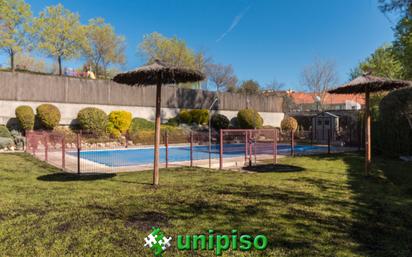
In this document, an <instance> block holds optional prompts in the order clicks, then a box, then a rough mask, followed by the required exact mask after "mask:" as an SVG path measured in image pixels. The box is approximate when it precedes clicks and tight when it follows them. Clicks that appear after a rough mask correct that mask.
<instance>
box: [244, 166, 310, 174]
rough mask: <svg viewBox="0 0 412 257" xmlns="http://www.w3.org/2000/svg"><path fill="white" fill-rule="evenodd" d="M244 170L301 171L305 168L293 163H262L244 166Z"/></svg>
mask: <svg viewBox="0 0 412 257" xmlns="http://www.w3.org/2000/svg"><path fill="white" fill-rule="evenodd" d="M243 170H246V171H253V172H262V173H264V172H301V171H304V170H305V169H304V168H302V167H298V166H293V165H284V164H262V165H256V166H250V167H244V168H243Z"/></svg>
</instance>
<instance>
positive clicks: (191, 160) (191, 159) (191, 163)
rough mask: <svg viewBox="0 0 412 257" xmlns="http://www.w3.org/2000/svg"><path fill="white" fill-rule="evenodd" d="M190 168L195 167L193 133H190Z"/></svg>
mask: <svg viewBox="0 0 412 257" xmlns="http://www.w3.org/2000/svg"><path fill="white" fill-rule="evenodd" d="M190 167H193V132H192V131H191V132H190Z"/></svg>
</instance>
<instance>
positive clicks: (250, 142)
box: [248, 131, 253, 167]
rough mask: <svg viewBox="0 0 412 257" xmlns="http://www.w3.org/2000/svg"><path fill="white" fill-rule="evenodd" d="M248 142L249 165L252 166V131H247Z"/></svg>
mask: <svg viewBox="0 0 412 257" xmlns="http://www.w3.org/2000/svg"><path fill="white" fill-rule="evenodd" d="M248 140H249V142H248V144H249V167H252V154H253V146H252V131H249V137H248Z"/></svg>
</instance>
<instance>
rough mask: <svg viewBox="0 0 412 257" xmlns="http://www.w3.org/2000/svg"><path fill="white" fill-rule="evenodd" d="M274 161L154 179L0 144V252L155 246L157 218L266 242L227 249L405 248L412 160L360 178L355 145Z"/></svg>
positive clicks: (175, 226)
mask: <svg viewBox="0 0 412 257" xmlns="http://www.w3.org/2000/svg"><path fill="white" fill-rule="evenodd" d="M281 162H282V164H287V165H294V166H296V169H292V170H290V171H283V172H282V171H277V172H271V171H270V170H269V171H268V172H262V173H239V172H222V171H210V170H207V169H188V168H180V169H174V170H162V171H161V177H160V178H161V181H160V183H161V186H160V188H158V189H153V188H152V187H151V185H150V182H151V173H150V172H136V173H127V174H117V175H115V176H114V175H113V176H97V177H96V176H95V177H92V176H83V177H80V178H78V177H77V176H74V175H71V176H70V175H65V174H61V173H59V171H57V170H55V169H54V168H51V167H49V166H47V165H44V164H42V163H41V162H39V161H36V160H34V159H32V158H31V157H29V156H27V155H24V154H14V155H12V154H0V195H1V196H0V255H1V256H65V255H66V256H92V255H93V256H152V255H151V254H150V252H148V250H147V249H146V248H144V247H143V244H144V241H143V239H144V237H145V236H146V235H147V234H148V233H149V232H150V230H151V227H152V226H154V225H157V226H160V227H161V228H162V229H163V230H164V232H165V234H166V235H168V236H169V235H170V236H172V237H173V238H174V239H175V238H176V235H177V234H201V233H206V232H207V230H208V229H214V230H215V231H218V232H219V233H221V234H229V235H230V233H231V229H237V230H239V231H240V232H242V233H248V234H252V235H257V234H259V233H263V234H265V235H267V236H268V238H269V248H268V249H267V250H266V251H264V252H256V251H253V252H249V253H242V252H239V251H233V252H229V253H224V256H257V255H262V256H385V257H386V256H411V255H412V165H411V164H406V163H403V162H399V161H395V160H383V159H378V160H377V162H376V165H375V169H376V170H375V173H374V175H373V176H371V177H368V178H365V177H364V176H363V175H362V174H363V173H362V168H363V162H362V158H361V157H359V156H357V155H355V154H345V155H331V156H317V157H297V158H294V159H290V158H285V159H282V160H281ZM174 243H175V242H174ZM164 256H214V253H213V252H204V251H199V252H186V253H185V254H183V253H182V252H177V250H175V249H169V250H168V251H167V252H166V254H165V255H164Z"/></svg>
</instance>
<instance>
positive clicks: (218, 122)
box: [210, 113, 230, 130]
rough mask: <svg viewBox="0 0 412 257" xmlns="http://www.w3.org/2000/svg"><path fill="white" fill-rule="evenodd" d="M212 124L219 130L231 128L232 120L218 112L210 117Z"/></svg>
mask: <svg viewBox="0 0 412 257" xmlns="http://www.w3.org/2000/svg"><path fill="white" fill-rule="evenodd" d="M210 125H211V126H212V128H214V129H217V130H220V129H227V128H229V125H230V121H229V119H228V118H227V117H226V116H225V115H223V114H218V113H216V114H213V115H212V117H211V118H210Z"/></svg>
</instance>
